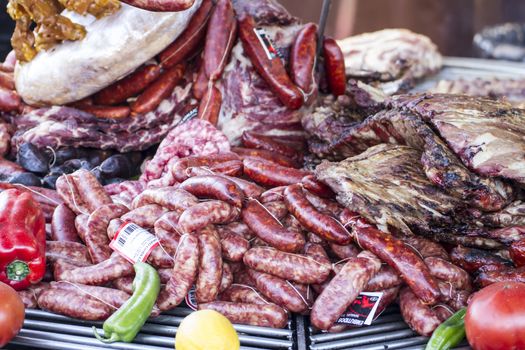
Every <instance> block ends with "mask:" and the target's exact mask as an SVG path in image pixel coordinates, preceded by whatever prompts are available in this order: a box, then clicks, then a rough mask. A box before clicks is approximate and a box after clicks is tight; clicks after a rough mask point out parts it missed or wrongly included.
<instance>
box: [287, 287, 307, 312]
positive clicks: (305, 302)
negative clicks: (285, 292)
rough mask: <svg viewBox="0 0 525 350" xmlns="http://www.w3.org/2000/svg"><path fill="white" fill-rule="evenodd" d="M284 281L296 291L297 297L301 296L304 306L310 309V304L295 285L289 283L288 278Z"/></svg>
mask: <svg viewBox="0 0 525 350" xmlns="http://www.w3.org/2000/svg"><path fill="white" fill-rule="evenodd" d="M286 283H288V284H289V285H290V287H292V289H293V290H294V291H295V292H296V293H297V295H299V297H300V298H301V300H302V301H303V303H304V304H305V305H306V307H307V308H308V309H311V307H310V304H308V302H307V301H306V300H305V299H304V296H303V295H302V294H301V293H300V292H299V291H298V290H297V288H295V286H294V285H293V284H291V283H290V281H288V280H287V281H286Z"/></svg>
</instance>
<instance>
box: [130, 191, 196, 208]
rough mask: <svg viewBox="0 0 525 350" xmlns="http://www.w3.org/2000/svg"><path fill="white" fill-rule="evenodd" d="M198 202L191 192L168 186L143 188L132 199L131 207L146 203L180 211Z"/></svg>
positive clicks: (138, 206)
mask: <svg viewBox="0 0 525 350" xmlns="http://www.w3.org/2000/svg"><path fill="white" fill-rule="evenodd" d="M198 202H199V200H198V199H197V197H195V196H194V195H192V194H191V193H189V192H187V191H184V190H181V189H178V188H174V187H173V186H169V187H161V188H154V189H147V190H145V191H144V192H142V193H141V194H139V195H138V197H136V198H135V199H134V200H133V202H132V203H131V208H132V209H136V208H140V207H142V206H145V205H148V204H157V205H160V206H161V207H164V208H167V209H169V210H173V211H178V212H181V213H182V212H183V211H184V210H186V209H188V208H189V207H191V206H193V205H195V204H197V203H198Z"/></svg>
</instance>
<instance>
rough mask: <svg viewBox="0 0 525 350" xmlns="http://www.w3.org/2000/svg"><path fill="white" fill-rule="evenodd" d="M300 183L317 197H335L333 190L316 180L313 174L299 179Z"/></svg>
mask: <svg viewBox="0 0 525 350" xmlns="http://www.w3.org/2000/svg"><path fill="white" fill-rule="evenodd" d="M301 183H302V184H303V187H304V188H305V189H307V190H308V191H309V192H311V193H313V194H315V195H317V196H319V197H323V198H335V193H334V191H332V189H331V188H330V187H329V186H327V185H325V184H324V183H322V182H321V181H319V180H317V179H316V178H315V176H314V175H308V176H305V177H304V178H303V179H302V180H301Z"/></svg>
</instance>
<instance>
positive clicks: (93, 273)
mask: <svg viewBox="0 0 525 350" xmlns="http://www.w3.org/2000/svg"><path fill="white" fill-rule="evenodd" d="M54 274H55V279H56V280H57V281H68V282H71V283H80V284H88V285H95V286H100V285H104V284H106V283H107V282H110V281H113V280H115V279H117V278H120V277H127V276H130V275H132V274H133V265H132V264H131V263H130V262H128V261H127V260H126V259H124V258H123V257H121V256H120V255H118V254H116V253H114V254H113V255H112V256H111V258H109V259H108V260H106V261H103V262H101V263H99V264H96V265H91V266H85V267H77V266H75V265H72V264H70V263H67V262H65V261H63V260H58V261H57V262H55V271H54Z"/></svg>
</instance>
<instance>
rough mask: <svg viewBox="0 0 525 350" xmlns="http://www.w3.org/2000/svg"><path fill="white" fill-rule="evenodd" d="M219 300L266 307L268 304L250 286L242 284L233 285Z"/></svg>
mask: <svg viewBox="0 0 525 350" xmlns="http://www.w3.org/2000/svg"><path fill="white" fill-rule="evenodd" d="M220 300H222V301H231V302H234V303H247V304H259V305H266V304H269V302H268V301H267V300H266V299H264V297H263V296H262V295H261V294H259V292H258V291H257V290H256V289H255V288H253V287H250V286H245V285H242V284H233V285H231V286H230V287H229V288H228V289H226V290H225V291H224V292H222V293H221V295H220Z"/></svg>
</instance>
